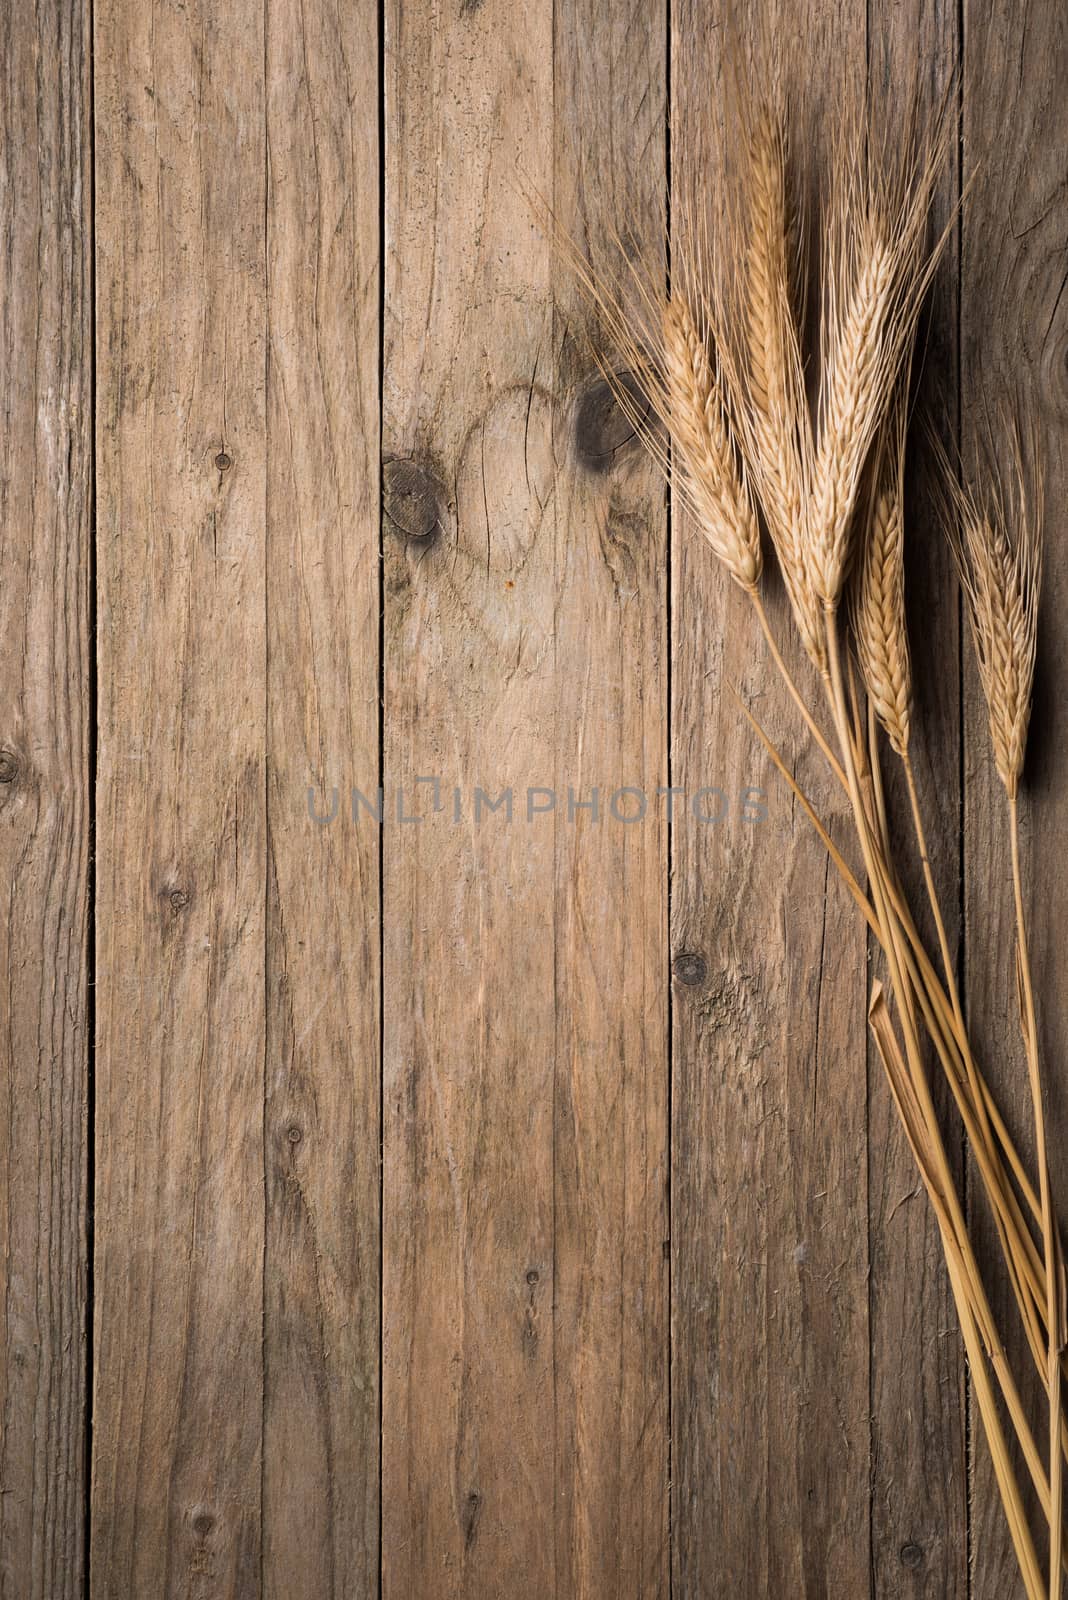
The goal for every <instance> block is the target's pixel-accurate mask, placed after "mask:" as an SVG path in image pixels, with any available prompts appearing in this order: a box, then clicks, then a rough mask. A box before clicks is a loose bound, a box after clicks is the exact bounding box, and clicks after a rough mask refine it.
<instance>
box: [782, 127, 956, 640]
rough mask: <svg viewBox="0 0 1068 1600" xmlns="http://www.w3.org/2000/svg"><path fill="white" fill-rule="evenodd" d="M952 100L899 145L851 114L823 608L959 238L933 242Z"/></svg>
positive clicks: (828, 249) (827, 299)
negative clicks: (931, 224)
mask: <svg viewBox="0 0 1068 1600" xmlns="http://www.w3.org/2000/svg"><path fill="white" fill-rule="evenodd" d="M951 128H952V123H951V119H950V116H949V101H948V97H947V99H946V100H944V101H943V103H942V106H941V108H940V110H939V111H938V113H937V114H936V115H935V116H934V117H933V118H932V119H931V120H930V121H929V122H928V123H924V122H923V120H922V119H921V118H920V116H919V115H918V113H917V114H915V115H913V116H912V117H910V118H909V121H908V130H907V132H906V134H905V135H903V137H902V139H901V141H900V143H899V144H898V145H897V146H895V147H891V146H890V144H889V142H888V141H887V140H885V139H883V140H880V139H878V138H877V136H876V126H875V124H874V123H873V119H872V111H871V109H870V108H869V107H868V106H867V105H866V104H865V105H863V106H860V107H857V108H854V109H853V110H851V111H850V112H848V113H847V115H846V117H845V119H844V123H843V128H842V131H841V133H840V134H839V137H838V141H837V147H836V151H835V156H834V161H833V172H832V179H831V194H830V200H829V204H828V207H827V214H826V217H825V221H824V228H823V243H824V252H823V258H822V264H821V265H822V280H823V281H822V312H821V325H820V347H821V364H820V390H819V405H818V426H817V442H816V453H815V463H814V469H813V478H812V506H811V527H810V540H811V544H810V550H809V568H810V571H811V572H812V575H813V582H814V585H815V588H816V593H817V595H818V597H819V599H820V600H821V602H822V603H823V605H824V606H825V607H827V608H828V609H829V610H833V609H834V608H835V607H836V606H837V605H838V602H839V598H840V596H841V592H842V588H843V584H844V581H845V577H846V573H847V571H848V567H849V563H850V559H851V556H852V554H853V551H852V543H851V541H852V537H853V533H854V529H855V512H856V509H857V505H858V502H859V499H860V495H861V490H862V486H863V483H864V475H865V470H866V466H867V462H868V458H869V454H870V452H871V450H872V447H873V445H874V444H875V441H876V439H877V438H878V435H879V432H880V430H881V428H882V427H883V425H884V423H885V422H886V419H887V417H888V415H889V413H890V409H891V406H892V404H893V397H894V393H895V390H896V388H897V384H898V380H899V377H900V375H901V371H902V368H903V366H904V364H905V363H906V361H907V360H908V358H909V356H910V354H911V351H912V348H913V344H914V340H915V333H916V324H917V320H918V317H919V313H920V308H921V305H922V303H923V300H924V297H925V295H926V293H927V289H928V288H929V286H930V283H931V279H932V277H933V275H934V272H935V269H936V267H937V264H938V260H939V258H940V254H941V250H942V248H943V247H944V244H945V241H946V239H947V238H948V236H949V229H947V230H946V231H945V232H943V234H942V235H941V237H940V238H939V239H937V240H936V241H935V243H934V244H933V245H931V246H929V245H928V242H927V230H928V220H929V215H930V209H931V202H932V199H933V196H934V192H935V188H936V185H937V183H938V180H939V177H940V175H941V174H942V172H943V170H944V167H945V163H946V159H947V156H948V152H949V148H950V133H951Z"/></svg>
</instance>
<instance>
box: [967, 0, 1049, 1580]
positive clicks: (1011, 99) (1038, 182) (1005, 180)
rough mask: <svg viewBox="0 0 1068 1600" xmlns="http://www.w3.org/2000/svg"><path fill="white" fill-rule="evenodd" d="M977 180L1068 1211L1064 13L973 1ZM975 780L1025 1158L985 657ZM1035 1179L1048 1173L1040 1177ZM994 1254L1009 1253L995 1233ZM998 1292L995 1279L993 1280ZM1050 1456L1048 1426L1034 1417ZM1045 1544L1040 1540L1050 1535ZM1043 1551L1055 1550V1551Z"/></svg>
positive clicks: (1036, 909)
mask: <svg viewBox="0 0 1068 1600" xmlns="http://www.w3.org/2000/svg"><path fill="white" fill-rule="evenodd" d="M963 20H964V46H965V49H964V165H965V171H966V172H970V171H971V170H972V169H973V168H974V167H975V166H976V165H977V164H979V172H978V176H977V179H976V183H975V189H974V191H973V194H972V196H971V197H970V199H969V202H968V206H967V208H966V211H965V214H964V223H963V251H962V293H961V308H962V316H961V349H962V361H963V373H962V380H963V410H962V451H963V454H964V459H965V461H966V462H967V461H969V459H970V457H971V454H972V452H973V450H974V448H975V446H976V444H977V442H978V441H979V440H980V439H981V438H982V435H983V431H984V429H985V426H986V422H985V417H986V411H987V408H988V407H996V406H998V405H999V404H1001V403H1003V402H1006V401H1007V402H1008V403H1009V404H1010V405H1011V404H1013V403H1014V401H1015V398H1016V396H1017V395H1019V396H1020V397H1021V399H1022V400H1023V402H1024V404H1026V405H1030V406H1031V407H1033V409H1034V412H1035V415H1036V420H1037V422H1038V426H1039V433H1040V443H1041V450H1042V463H1043V472H1044V478H1045V505H1046V556H1045V573H1044V585H1045V588H1044V596H1043V605H1042V611H1041V619H1040V645H1039V674H1038V676H1039V681H1038V693H1037V700H1036V709H1035V717H1034V721H1033V725H1032V732H1031V737H1030V741H1029V752H1030V754H1029V760H1028V766H1027V770H1026V773H1025V783H1024V789H1023V793H1022V802H1021V820H1022V829H1023V856H1024V877H1025V882H1026V883H1027V885H1028V902H1029V903H1028V915H1029V918H1030V927H1029V933H1030V944H1031V954H1032V963H1033V969H1034V978H1035V988H1036V994H1037V996H1038V1001H1039V1008H1040V1016H1039V1030H1040V1039H1041V1046H1042V1049H1043V1052H1044V1055H1045V1060H1046V1063H1047V1069H1048V1073H1049V1079H1050V1088H1049V1097H1048V1113H1047V1114H1048V1139H1049V1149H1050V1155H1051V1160H1052V1164H1053V1188H1054V1194H1055V1195H1056V1196H1057V1197H1058V1200H1059V1209H1060V1212H1061V1215H1062V1218H1063V1216H1064V1215H1065V1208H1066V1202H1068V1161H1066V1159H1065V1158H1066V1152H1068V1101H1066V1098H1065V1092H1064V1084H1063V1074H1062V1072H1061V1071H1060V1064H1061V1063H1062V1062H1063V1060H1064V1057H1065V1042H1066V1031H1065V1025H1066V1018H1065V1015H1064V1010H1063V1006H1061V1005H1060V1004H1059V1003H1058V997H1059V996H1060V995H1061V993H1062V992H1063V989H1064V974H1065V956H1064V938H1063V931H1062V924H1063V914H1064V907H1063V874H1062V873H1061V872H1060V871H1059V870H1058V867H1059V864H1060V863H1061V862H1062V861H1063V860H1064V858H1065V852H1066V849H1068V820H1066V816H1065V808H1064V804H1063V795H1064V785H1065V782H1066V781H1068V750H1066V748H1065V742H1064V739H1063V737H1062V736H1061V734H1060V732H1059V727H1058V715H1057V705H1058V700H1059V696H1060V689H1061V686H1062V685H1063V684H1064V682H1065V681H1068V629H1066V626H1065V622H1064V618H1065V615H1066V614H1068V613H1066V600H1065V596H1066V590H1068V555H1066V551H1065V539H1064V528H1065V506H1066V504H1068V458H1066V456H1065V451H1064V425H1065V419H1066V417H1068V293H1066V282H1068V280H1066V277H1065V254H1064V246H1065V233H1066V229H1068V199H1066V196H1065V189H1064V150H1065V146H1066V141H1068V105H1066V104H1065V99H1064V95H1063V92H1062V86H1063V83H1064V80H1065V74H1066V72H1068V26H1066V20H1065V16H1064V10H1063V7H1061V6H1058V5H1056V4H1055V3H1052V0H1051V3H1048V4H1035V5H1031V6H1028V7H1025V8H1023V9H1021V8H1020V7H1017V6H1013V5H1011V4H1009V3H1008V0H996V3H994V4H990V3H986V0H984V3H982V4H979V3H976V0H965V5H964V8H963ZM965 684H966V696H965V708H964V730H965V743H964V770H965V774H966V780H967V781H966V791H965V793H966V802H967V811H966V832H965V839H966V855H965V926H966V929H967V964H966V979H967V981H966V1003H967V1006H968V1013H969V1017H970V1019H971V1020H972V1023H973V1025H974V1028H975V1033H976V1035H977V1036H978V1039H979V1040H980V1041H981V1048H982V1050H983V1056H984V1060H985V1062H986V1064H987V1067H988V1070H989V1074H990V1077H991V1080H992V1081H993V1083H994V1085H995V1088H996V1090H997V1092H998V1094H999V1098H1000V1101H1001V1104H1002V1107H1003V1109H1004V1111H1005V1113H1006V1115H1007V1117H1008V1120H1009V1123H1010V1126H1011V1127H1012V1128H1013V1129H1014V1130H1016V1133H1017V1137H1018V1139H1019V1142H1020V1145H1021V1147H1022V1148H1024V1149H1026V1150H1028V1151H1030V1150H1032V1149H1033V1140H1032V1138H1031V1136H1030V1130H1031V1125H1032V1120H1031V1111H1030V1097H1029V1094H1028V1089H1027V1079H1026V1070H1025V1065H1024V1058H1023V1053H1022V1049H1021V1044H1020V1034H1019V1027H1018V1023H1017V1020H1016V1000H1015V979H1014V969H1013V959H1014V958H1013V949H1014V937H1015V935H1014V921H1013V911H1012V878H1011V865H1010V856H1009V834H1008V825H1007V817H1006V808H1005V798H1004V791H1003V790H1002V788H1001V786H1000V784H999V782H998V780H997V777H996V774H995V772H994V769H993V763H992V761H991V758H990V744H989V734H988V730H987V716H986V708H985V705H984V702H983V699H982V694H981V690H980V687H979V683H978V678H977V675H976V673H975V670H974V660H973V656H972V652H971V649H970V643H969V646H968V648H967V650H966V676H965ZM1032 1170H1034V1168H1033V1167H1032ZM977 1220H978V1221H979V1223H980V1225H981V1226H983V1227H984V1229H985V1232H984V1238H985V1241H986V1255H987V1259H989V1260H990V1261H991V1262H994V1261H996V1260H997V1245H996V1242H995V1240H994V1238H993V1236H992V1230H990V1229H989V1227H988V1226H987V1223H986V1219H985V1217H982V1216H980V1218H978V1219H977ZM992 1281H994V1280H993V1275H992ZM996 1282H997V1285H998V1290H999V1292H998V1293H997V1296H996V1298H995V1300H994V1306H995V1311H996V1313H997V1314H998V1316H999V1318H1000V1320H1001V1323H1002V1325H1003V1326H1004V1327H1005V1328H1006V1329H1008V1330H1010V1332H1011V1335H1012V1336H1011V1338H1010V1339H1009V1340H1008V1348H1009V1354H1010V1358H1011V1359H1012V1360H1013V1362H1014V1364H1015V1368H1016V1371H1017V1372H1018V1373H1020V1374H1025V1373H1026V1374H1027V1378H1028V1381H1027V1383H1026V1385H1025V1386H1024V1387H1025V1391H1026V1393H1027V1394H1028V1395H1029V1396H1030V1397H1031V1399H1032V1402H1034V1400H1035V1398H1036V1395H1037V1388H1036V1383H1035V1380H1034V1379H1033V1378H1032V1376H1031V1373H1032V1372H1033V1369H1031V1370H1030V1371H1029V1357H1028V1356H1027V1355H1026V1354H1025V1352H1024V1346H1023V1341H1022V1339H1021V1338H1020V1337H1019V1336H1018V1333H1017V1323H1016V1314H1015V1311H1014V1309H1013V1307H1012V1302H1011V1296H1010V1295H1009V1294H1008V1293H1007V1292H1006V1291H1005V1288H1004V1281H1003V1276H1002V1275H1000V1274H999V1275H998V1278H997V1280H996ZM1031 1415H1032V1416H1033V1417H1034V1418H1035V1419H1036V1425H1037V1434H1038V1437H1039V1438H1040V1439H1041V1441H1042V1444H1041V1447H1042V1451H1043V1457H1045V1438H1046V1434H1045V1429H1046V1422H1045V1416H1044V1408H1043V1407H1042V1405H1041V1404H1034V1403H1033V1404H1032V1409H1031ZM971 1499H972V1562H973V1568H974V1575H973V1594H974V1595H975V1597H976V1600H993V1597H994V1596H998V1597H999V1600H1001V1597H1003V1596H1008V1595H1016V1594H1021V1595H1022V1594H1023V1586H1022V1584H1021V1582H1020V1580H1019V1577H1018V1575H1017V1571H1016V1564H1015V1560H1014V1557H1013V1553H1012V1546H1011V1543H1010V1540H1009V1536H1008V1532H1007V1530H1006V1526H1005V1519H1004V1514H1003V1513H1002V1511H1001V1508H1000V1504H999V1501H998V1498H997V1490H996V1487H995V1484H994V1480H993V1473H992V1470H991V1468H990V1465H989V1457H988V1453H987V1451H986V1447H985V1444H983V1443H982V1442H980V1441H979V1440H978V1439H977V1440H976V1445H975V1449H974V1451H973V1484H972V1497H971ZM1035 1526H1036V1529H1037V1528H1039V1527H1040V1526H1041V1525H1040V1523H1039V1522H1038V1521H1036V1523H1035ZM1039 1548H1040V1549H1042V1544H1041V1542H1040V1543H1039Z"/></svg>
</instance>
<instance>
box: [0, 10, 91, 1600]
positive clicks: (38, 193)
mask: <svg viewBox="0 0 1068 1600" xmlns="http://www.w3.org/2000/svg"><path fill="white" fill-rule="evenodd" d="M0 59H2V60H3V62H4V88H3V92H2V94H0V307H2V316H0V462H2V464H3V465H2V468H0V569H2V578H0V693H2V700H0V707H2V709H0V883H2V884H3V897H4V904H3V914H2V915H0V1095H2V1098H3V1107H4V1111H3V1115H2V1116H0V1234H2V1238H3V1249H2V1250H0V1308H2V1309H0V1318H2V1323H3V1327H2V1335H3V1354H2V1356H0V1592H3V1593H4V1594H5V1595H6V1594H16V1593H17V1594H18V1595H20V1596H25V1597H26V1600H73V1597H74V1596H75V1595H79V1594H80V1593H81V1592H82V1580H83V1572H84V1559H83V1549H84V1495H85V1481H84V1477H85V1469H84V1455H85V1414H84V1413H85V1398H86V1380H85V1354H86V1339H85V1324H86V1204H85V1202H86V1093H87V1077H86V1053H87V1033H88V1029H87V989H86V977H87V874H88V843H89V822H90V777H89V773H90V729H89V681H90V664H89V663H90V639H89V548H90V539H91V479H92V453H91V452H92V434H91V417H92V393H91V373H92V355H91V316H92V299H91V288H90V284H91V276H90V255H89V252H90V220H89V208H90V183H89V154H88V153H89V129H88V108H89V55H88V12H87V9H86V8H85V7H84V6H82V5H81V4H80V3H79V0H46V3H44V4H41V5H39V6H36V7H24V6H9V7H5V8H4V10H3V13H2V15H0Z"/></svg>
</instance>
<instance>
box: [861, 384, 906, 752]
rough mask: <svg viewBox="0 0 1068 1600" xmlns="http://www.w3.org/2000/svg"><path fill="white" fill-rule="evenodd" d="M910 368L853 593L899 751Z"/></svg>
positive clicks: (876, 478)
mask: <svg viewBox="0 0 1068 1600" xmlns="http://www.w3.org/2000/svg"><path fill="white" fill-rule="evenodd" d="M908 424H909V389H908V370H907V369H906V371H905V372H904V373H903V374H902V377H901V380H900V381H899V383H898V387H897V392H896V395H895V398H894V402H893V408H892V410H891V414H890V416H889V418H888V419H887V422H886V425H885V427H884V429H883V433H882V437H881V439H880V442H879V446H878V449H877V451H876V456H875V460H874V462H873V469H872V475H871V495H870V501H869V505H870V509H869V515H868V519H867V528H866V530H865V537H864V541H863V545H862V548H861V552H860V557H859V560H858V563H857V573H856V582H855V584H854V586H853V596H852V601H853V603H852V623H853V642H854V648H855V651H856V656H857V661H858V663H859V665H860V672H861V677H862V679H863V681H864V687H865V689H866V690H867V692H868V698H869V700H870V701H871V704H872V707H873V709H874V711H875V715H876V716H877V717H878V719H879V722H880V723H881V725H882V727H883V729H884V730H885V732H886V735H887V738H888V739H889V740H890V744H891V746H892V747H893V749H894V750H896V752H897V754H898V755H899V756H904V755H905V753H906V751H907V750H908V743H909V728H910V716H911V709H912V671H911V664H910V659H909V643H908V631H907V628H906V623H905V537H904V535H905V449H906V440H907V435H908Z"/></svg>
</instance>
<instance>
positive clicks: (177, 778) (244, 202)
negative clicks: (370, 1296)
mask: <svg viewBox="0 0 1068 1600" xmlns="http://www.w3.org/2000/svg"><path fill="white" fill-rule="evenodd" d="M263 28H264V19H263V11H262V7H260V6H258V5H256V4H255V3H253V0H238V3H237V4H235V5H226V6H222V5H217V4H214V3H213V0H199V3H195V4H193V5H191V6H189V7H182V8H173V9H172V8H169V7H167V8H150V7H145V6H142V5H140V4H137V3H130V0H105V3H104V4H102V5H100V6H99V7H98V8H97V14H96V22H95V49H96V57H95V66H96V157H97V163H96V202H97V213H96V246H97V319H98V321H97V421H98V472H99V479H98V486H97V518H98V524H97V563H98V576H99V591H98V592H99V638H98V648H99V685H100V688H99V710H100V727H99V770H98V778H99V786H98V820H97V884H98V897H97V931H98V939H97V1023H98V1027H97V1053H96V1136H97V1153H96V1161H97V1184H96V1204H97V1230H96V1279H95V1355H96V1370H95V1373H94V1394H95V1407H94V1419H93V1421H94V1427H93V1475H92V1497H93V1498H92V1546H91V1565H92V1573H91V1581H92V1591H93V1593H94V1595H95V1596H98V1597H100V1600H111V1597H114V1600H128V1597H131V1600H149V1597H152V1600H157V1597H165V1600H170V1597H177V1596H186V1595H196V1594H211V1595H213V1596H218V1597H220V1600H222V1597H233V1600H237V1597H238V1596H242V1597H244V1596H246V1595H249V1594H252V1593H256V1592H258V1585H259V1583H260V1575H261V1560H262V1550H261V1543H262V1539H261V1503H260V1490H261V1476H262V1436H263V1363H264V1349H263V1342H264V1317H263V1312H264V1296H263V1276H264V1201H265V1195H264V1132H265V1130H264V1015H265V995H264V954H265V932H266V927H265V898H266V884H267V850H266V832H267V829H266V788H265V754H266V676H267V675H266V661H267V651H266V637H265V600H266V595H265V560H264V555H265V551H264V525H265V487H266V475H265V449H266V433H267V429H266V397H265V337H266V292H265V271H264V269H265V252H264V225H263V224H264V201H265V195H264V174H265V138H264V91H263V55H264V35H263Z"/></svg>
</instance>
